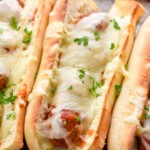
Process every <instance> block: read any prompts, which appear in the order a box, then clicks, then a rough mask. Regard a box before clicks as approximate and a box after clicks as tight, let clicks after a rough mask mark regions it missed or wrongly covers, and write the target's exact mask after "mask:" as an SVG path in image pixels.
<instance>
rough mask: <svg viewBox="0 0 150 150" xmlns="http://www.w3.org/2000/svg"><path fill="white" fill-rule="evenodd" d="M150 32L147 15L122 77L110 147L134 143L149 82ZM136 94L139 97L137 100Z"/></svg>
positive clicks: (110, 134)
mask: <svg viewBox="0 0 150 150" xmlns="http://www.w3.org/2000/svg"><path fill="white" fill-rule="evenodd" d="M149 36H150V17H149V18H148V19H147V20H146V21H145V23H144V24H143V25H142V27H141V29H140V31H139V33H138V36H137V38H136V41H135V44H134V48H133V52H132V54H131V57H130V61H129V70H128V71H129V73H130V77H128V78H126V79H125V80H124V82H123V88H122V91H121V94H120V96H119V98H118V100H117V103H116V105H115V108H114V111H113V118H112V124H111V128H110V131H109V137H108V148H109V149H110V150H120V149H125V150H129V149H131V148H132V146H133V144H134V140H135V135H136V129H137V127H138V126H139V123H140V118H141V117H142V114H143V109H144V105H145V103H146V101H147V97H148V90H149V84H150V77H149V76H150V66H149V64H150V42H149ZM143 38H144V40H143ZM134 96H135V99H134ZM137 96H138V97H141V98H142V99H141V100H139V101H138V97H137ZM131 97H133V99H131ZM131 100H132V101H134V102H132V101H131ZM138 107H139V108H138ZM135 110H137V113H135ZM118 145H119V146H118Z"/></svg>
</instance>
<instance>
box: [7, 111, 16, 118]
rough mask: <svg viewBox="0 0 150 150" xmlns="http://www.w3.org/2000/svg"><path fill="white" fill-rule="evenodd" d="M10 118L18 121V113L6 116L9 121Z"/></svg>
mask: <svg viewBox="0 0 150 150" xmlns="http://www.w3.org/2000/svg"><path fill="white" fill-rule="evenodd" d="M10 118H11V119H14V120H15V119H16V113H15V112H12V113H11V114H8V115H7V116H6V119H7V120H9V119H10Z"/></svg>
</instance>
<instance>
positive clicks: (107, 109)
mask: <svg viewBox="0 0 150 150" xmlns="http://www.w3.org/2000/svg"><path fill="white" fill-rule="evenodd" d="M115 5H116V7H118V12H119V13H120V14H122V15H123V14H128V15H129V16H131V18H132V20H131V24H130V25H129V26H128V27H127V29H126V30H127V31H128V33H129V34H128V35H127V37H126V39H125V41H124V43H122V44H123V45H122V50H121V53H120V56H119V59H120V62H121V63H122V64H121V65H124V66H125V65H126V63H127V61H128V59H129V56H130V53H131V49H132V46H133V41H134V32H135V28H136V24H137V22H138V20H139V19H140V18H141V17H142V16H143V14H144V12H145V10H144V8H143V6H141V5H140V4H139V3H138V2H135V1H132V2H131V1H126V2H125V5H124V3H122V1H119V4H118V1H116V3H115ZM125 6H128V7H125ZM110 13H111V12H110ZM122 79H123V74H120V73H118V71H116V72H114V75H113V78H112V81H111V83H110V86H109V89H108V91H107V95H106V97H105V104H104V108H103V112H102V118H101V122H100V125H99V129H98V132H97V138H96V139H95V141H94V143H93V145H92V148H94V149H103V147H104V145H105V143H106V137H107V133H108V130H109V126H110V122H111V113H112V108H113V105H114V103H115V99H116V97H115V95H114V94H115V88H114V87H115V85H116V84H117V85H119V84H121V82H122Z"/></svg>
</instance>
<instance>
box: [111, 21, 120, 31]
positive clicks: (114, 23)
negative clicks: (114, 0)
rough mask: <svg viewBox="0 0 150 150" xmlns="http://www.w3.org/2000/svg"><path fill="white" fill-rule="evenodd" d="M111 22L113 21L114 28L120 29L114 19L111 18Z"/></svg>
mask: <svg viewBox="0 0 150 150" xmlns="http://www.w3.org/2000/svg"><path fill="white" fill-rule="evenodd" d="M111 22H113V27H114V28H115V29H116V30H120V29H121V28H120V26H119V25H118V22H117V21H116V20H115V19H113V20H111Z"/></svg>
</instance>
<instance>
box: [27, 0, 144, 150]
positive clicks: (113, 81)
mask: <svg viewBox="0 0 150 150" xmlns="http://www.w3.org/2000/svg"><path fill="white" fill-rule="evenodd" d="M143 13H144V8H143V7H142V6H141V5H140V4H139V3H137V2H135V1H116V2H115V4H114V5H113V7H112V9H111V10H110V12H109V13H103V12H100V11H99V9H98V7H97V5H96V4H95V2H94V1H93V0H83V1H78V2H77V1H76V0H58V1H57V3H56V5H55V7H54V9H53V11H52V13H50V23H49V25H48V27H47V31H46V35H45V39H44V46H43V49H44V51H43V55H42V61H41V64H40V69H39V72H38V76H37V79H36V82H35V85H34V88H33V91H32V93H31V94H30V96H29V106H28V109H27V115H26V119H25V138H26V141H27V145H28V147H29V149H31V150H45V149H49V150H51V149H70V150H76V149H83V150H86V149H92V150H94V149H102V148H103V146H104V144H105V139H106V135H107V131H108V128H109V122H110V116H111V109H112V106H113V104H114V102H115V99H116V96H117V95H116V93H117V91H116V90H118V89H116V87H118V86H119V85H120V83H121V81H122V77H123V74H125V73H126V71H125V64H126V63H127V60H128V58H129V55H130V52H131V48H132V44H133V37H134V30H135V26H136V23H137V21H138V20H139V19H140V17H141V16H142V15H143ZM31 139H32V140H31Z"/></svg>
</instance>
